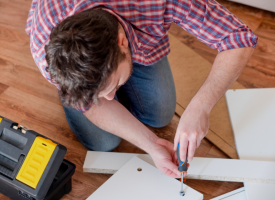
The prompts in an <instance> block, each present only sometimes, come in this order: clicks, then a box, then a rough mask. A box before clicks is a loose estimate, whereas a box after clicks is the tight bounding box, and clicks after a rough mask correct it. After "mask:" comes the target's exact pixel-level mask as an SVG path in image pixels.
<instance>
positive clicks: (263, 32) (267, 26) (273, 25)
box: [255, 19, 275, 41]
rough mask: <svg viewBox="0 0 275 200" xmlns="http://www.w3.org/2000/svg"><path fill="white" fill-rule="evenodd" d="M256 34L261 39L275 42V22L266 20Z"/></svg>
mask: <svg viewBox="0 0 275 200" xmlns="http://www.w3.org/2000/svg"><path fill="white" fill-rule="evenodd" d="M255 34H257V35H258V36H260V37H261V38H264V39H268V40H271V41H275V20H269V19H264V20H263V21H262V23H261V24H260V26H259V27H258V28H257V30H256V31H255Z"/></svg>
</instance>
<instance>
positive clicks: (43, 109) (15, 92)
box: [0, 0, 275, 200]
mask: <svg viewBox="0 0 275 200" xmlns="http://www.w3.org/2000/svg"><path fill="white" fill-rule="evenodd" d="M218 1H219V2H220V3H222V4H224V5H225V6H226V7H227V8H228V9H229V10H230V11H232V12H233V13H234V14H236V15H237V16H239V18H240V19H241V20H242V21H244V22H245V23H247V24H248V25H249V26H250V27H251V28H252V30H253V31H254V32H255V33H256V34H257V35H258V36H259V45H258V47H257V50H256V51H255V53H254V54H253V56H252V58H251V60H250V62H249V63H248V66H247V68H246V69H245V70H244V72H243V73H242V75H241V76H240V77H239V79H238V81H239V82H240V83H241V84H242V85H244V86H245V87H247V88H254V87H274V86H275V14H274V13H270V12H267V11H262V10H259V9H255V8H251V7H248V6H242V5H240V4H236V3H232V2H228V1H225V0H218ZM30 5H31V0H9V1H7V0H0V115H2V116H4V117H7V118H9V119H11V120H13V121H16V122H19V123H20V124H22V125H24V126H26V127H27V128H28V129H33V130H35V131H37V132H39V133H41V134H43V135H45V136H47V137H49V138H52V139H53V140H56V141H57V142H59V143H61V144H63V145H65V146H66V147H67V148H68V152H67V155H66V159H68V160H70V161H71V162H73V163H75V164H76V166H77V168H76V172H75V175H74V176H73V189H72V191H71V193H70V194H68V195H66V196H65V197H64V198H63V199H78V200H81V199H85V198H87V197H88V196H89V195H90V194H91V193H93V192H94V191H95V190H96V189H97V188H98V187H99V186H100V185H102V184H103V183H104V182H105V181H106V180H107V179H108V178H109V177H110V175H101V174H87V173H83V172H82V166H83V163H84V159H85V155H86V151H87V149H86V148H85V147H83V146H82V145H81V143H80V142H79V141H78V139H77V138H76V137H75V135H74V134H73V133H72V131H71V130H70V128H69V126H68V124H67V122H66V119H65V115H64V111H63V108H62V106H61V104H60V101H59V99H58V96H57V92H56V89H55V87H54V86H52V85H51V84H49V83H48V82H47V81H46V80H44V78H43V77H42V75H41V74H40V72H39V70H38V68H37V67H36V65H35V63H34V61H33V58H32V56H31V54H30V48H29V37H28V36H27V34H26V33H25V31H24V27H25V23H26V19H27V16H28V11H29V8H30ZM170 33H171V34H173V35H174V36H176V37H178V38H179V39H180V40H181V42H183V43H184V44H186V45H188V46H189V47H191V48H192V49H193V50H194V51H196V52H197V53H198V54H200V55H201V56H203V57H204V58H205V59H207V60H208V61H210V62H211V63H213V61H214V58H215V56H216V54H217V51H216V50H212V49H210V48H209V47H207V46H206V45H204V44H202V43H200V42H199V41H197V40H196V38H194V37H193V36H192V35H190V34H189V33H187V32H185V31H183V30H181V29H180V28H179V27H177V26H175V25H174V24H173V25H172V27H171V30H170ZM178 120H179V118H178V117H177V116H176V115H175V116H174V118H173V120H172V121H171V123H170V124H169V125H168V126H166V127H164V128H161V129H152V130H153V131H154V132H155V133H156V134H157V135H159V136H160V137H163V138H165V139H167V140H170V141H173V138H174V134H175V131H176V128H177V124H178ZM115 151H118V152H129V153H144V152H143V151H142V150H140V149H139V148H137V147H135V146H133V145H132V144H130V143H128V142H126V141H122V143H121V144H120V145H119V146H118V147H117V148H116V149H115ZM195 156H200V157H214V158H227V156H226V155H225V154H224V153H222V152H221V151H220V150H219V149H217V148H216V147H215V146H213V145H212V144H211V143H210V142H209V141H207V140H205V139H204V140H203V141H202V144H201V146H200V147H199V148H198V149H197V151H196V154H195ZM133 181H134V180H133ZM187 184H188V185H189V186H191V187H192V188H194V189H196V190H198V191H200V192H202V193H203V194H204V196H205V198H204V199H210V198H213V197H216V196H219V195H221V194H223V193H226V192H229V191H232V190H234V189H237V188H239V187H242V186H243V184H242V183H229V182H217V181H197V180H187ZM0 199H1V200H6V199H8V198H6V197H4V196H3V195H1V194H0Z"/></svg>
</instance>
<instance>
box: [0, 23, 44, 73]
mask: <svg viewBox="0 0 275 200" xmlns="http://www.w3.org/2000/svg"><path fill="white" fill-rule="evenodd" d="M0 52H1V54H0V56H1V58H2V59H4V60H6V61H9V62H11V63H13V64H15V65H24V66H25V67H27V68H30V69H33V70H36V71H39V70H38V68H37V66H36V64H35V62H34V60H33V58H32V56H31V51H30V38H29V36H28V35H27V34H26V33H21V32H19V31H16V30H12V29H10V28H6V27H4V26H1V25H0Z"/></svg>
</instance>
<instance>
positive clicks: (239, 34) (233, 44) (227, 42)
mask: <svg viewBox="0 0 275 200" xmlns="http://www.w3.org/2000/svg"><path fill="white" fill-rule="evenodd" d="M257 43H258V36H256V35H255V34H254V33H253V32H252V31H251V30H250V29H249V30H247V29H244V28H242V29H238V30H236V31H234V32H232V33H230V34H229V35H227V36H226V37H225V38H223V39H222V40H221V42H220V43H219V44H218V48H217V49H218V51H219V52H221V51H225V50H229V49H236V48H242V47H253V48H255V47H256V45H257Z"/></svg>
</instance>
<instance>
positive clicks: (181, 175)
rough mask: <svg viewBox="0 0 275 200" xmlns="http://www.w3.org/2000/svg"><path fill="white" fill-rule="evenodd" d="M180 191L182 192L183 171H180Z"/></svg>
mask: <svg viewBox="0 0 275 200" xmlns="http://www.w3.org/2000/svg"><path fill="white" fill-rule="evenodd" d="M180 191H181V192H183V173H181V184H180Z"/></svg>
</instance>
